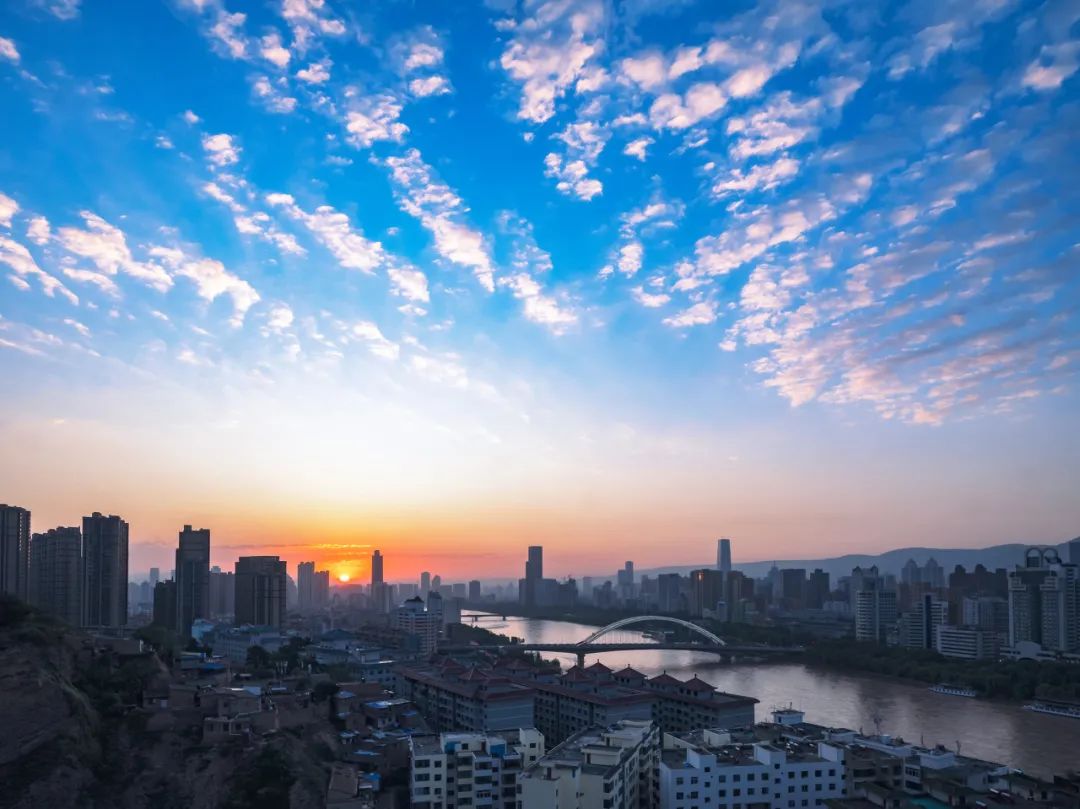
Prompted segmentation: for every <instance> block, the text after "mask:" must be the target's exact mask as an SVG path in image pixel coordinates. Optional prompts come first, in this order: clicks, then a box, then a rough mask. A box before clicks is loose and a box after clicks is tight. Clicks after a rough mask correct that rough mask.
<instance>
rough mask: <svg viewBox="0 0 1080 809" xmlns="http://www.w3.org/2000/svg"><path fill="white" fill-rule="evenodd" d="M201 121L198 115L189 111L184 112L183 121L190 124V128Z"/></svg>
mask: <svg viewBox="0 0 1080 809" xmlns="http://www.w3.org/2000/svg"><path fill="white" fill-rule="evenodd" d="M201 120H202V118H200V117H199V116H198V115H196V114H195V113H193V112H192V111H191V110H184V121H185V122H187V123H188V124H190V125H191V126H194V125H195V124H197V123H199V121H201Z"/></svg>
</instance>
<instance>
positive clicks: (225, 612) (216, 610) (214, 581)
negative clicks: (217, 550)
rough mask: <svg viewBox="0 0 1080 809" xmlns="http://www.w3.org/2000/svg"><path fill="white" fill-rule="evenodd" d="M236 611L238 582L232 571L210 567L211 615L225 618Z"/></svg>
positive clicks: (215, 566)
mask: <svg viewBox="0 0 1080 809" xmlns="http://www.w3.org/2000/svg"><path fill="white" fill-rule="evenodd" d="M235 611H236V582H235V577H234V576H233V574H232V571H229V572H225V571H223V570H222V569H221V568H220V567H218V566H217V565H214V566H213V567H212V568H210V617H211V618H224V617H226V616H230V617H231V616H232V615H233V613H234V612H235Z"/></svg>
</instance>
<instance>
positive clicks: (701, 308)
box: [664, 301, 716, 329]
mask: <svg viewBox="0 0 1080 809" xmlns="http://www.w3.org/2000/svg"><path fill="white" fill-rule="evenodd" d="M715 321H716V304H714V303H712V302H711V301H701V302H700V303H695V304H694V305H693V306H691V307H690V308H689V309H684V310H683V311H682V312H679V313H678V314H675V315H672V316H671V317H665V318H664V325H665V326H671V327H672V328H675V329H685V328H688V327H690V326H704V325H707V324H709V323H713V322H715Z"/></svg>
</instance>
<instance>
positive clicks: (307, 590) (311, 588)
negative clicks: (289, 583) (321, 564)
mask: <svg viewBox="0 0 1080 809" xmlns="http://www.w3.org/2000/svg"><path fill="white" fill-rule="evenodd" d="M296 606H297V608H298V609H299V610H300V612H307V611H309V610H310V609H312V608H313V607H314V606H315V563H314V562H301V563H300V564H298V565H297V566H296Z"/></svg>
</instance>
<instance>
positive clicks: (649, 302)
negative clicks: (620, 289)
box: [630, 287, 671, 309]
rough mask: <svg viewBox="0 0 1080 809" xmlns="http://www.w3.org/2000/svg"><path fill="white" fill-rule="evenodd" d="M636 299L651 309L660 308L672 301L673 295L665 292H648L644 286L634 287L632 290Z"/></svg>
mask: <svg viewBox="0 0 1080 809" xmlns="http://www.w3.org/2000/svg"><path fill="white" fill-rule="evenodd" d="M630 292H631V294H632V295H633V296H634V300H636V301H637V302H638V303H640V304H641V305H642V306H645V307H647V308H649V309H658V308H660V307H661V306H666V305H667V304H668V303H670V302H671V296H670V295H668V294H665V293H663V292H660V293H653V292H646V291H645V288H644V287H634V288H633V289H632V290H630Z"/></svg>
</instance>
